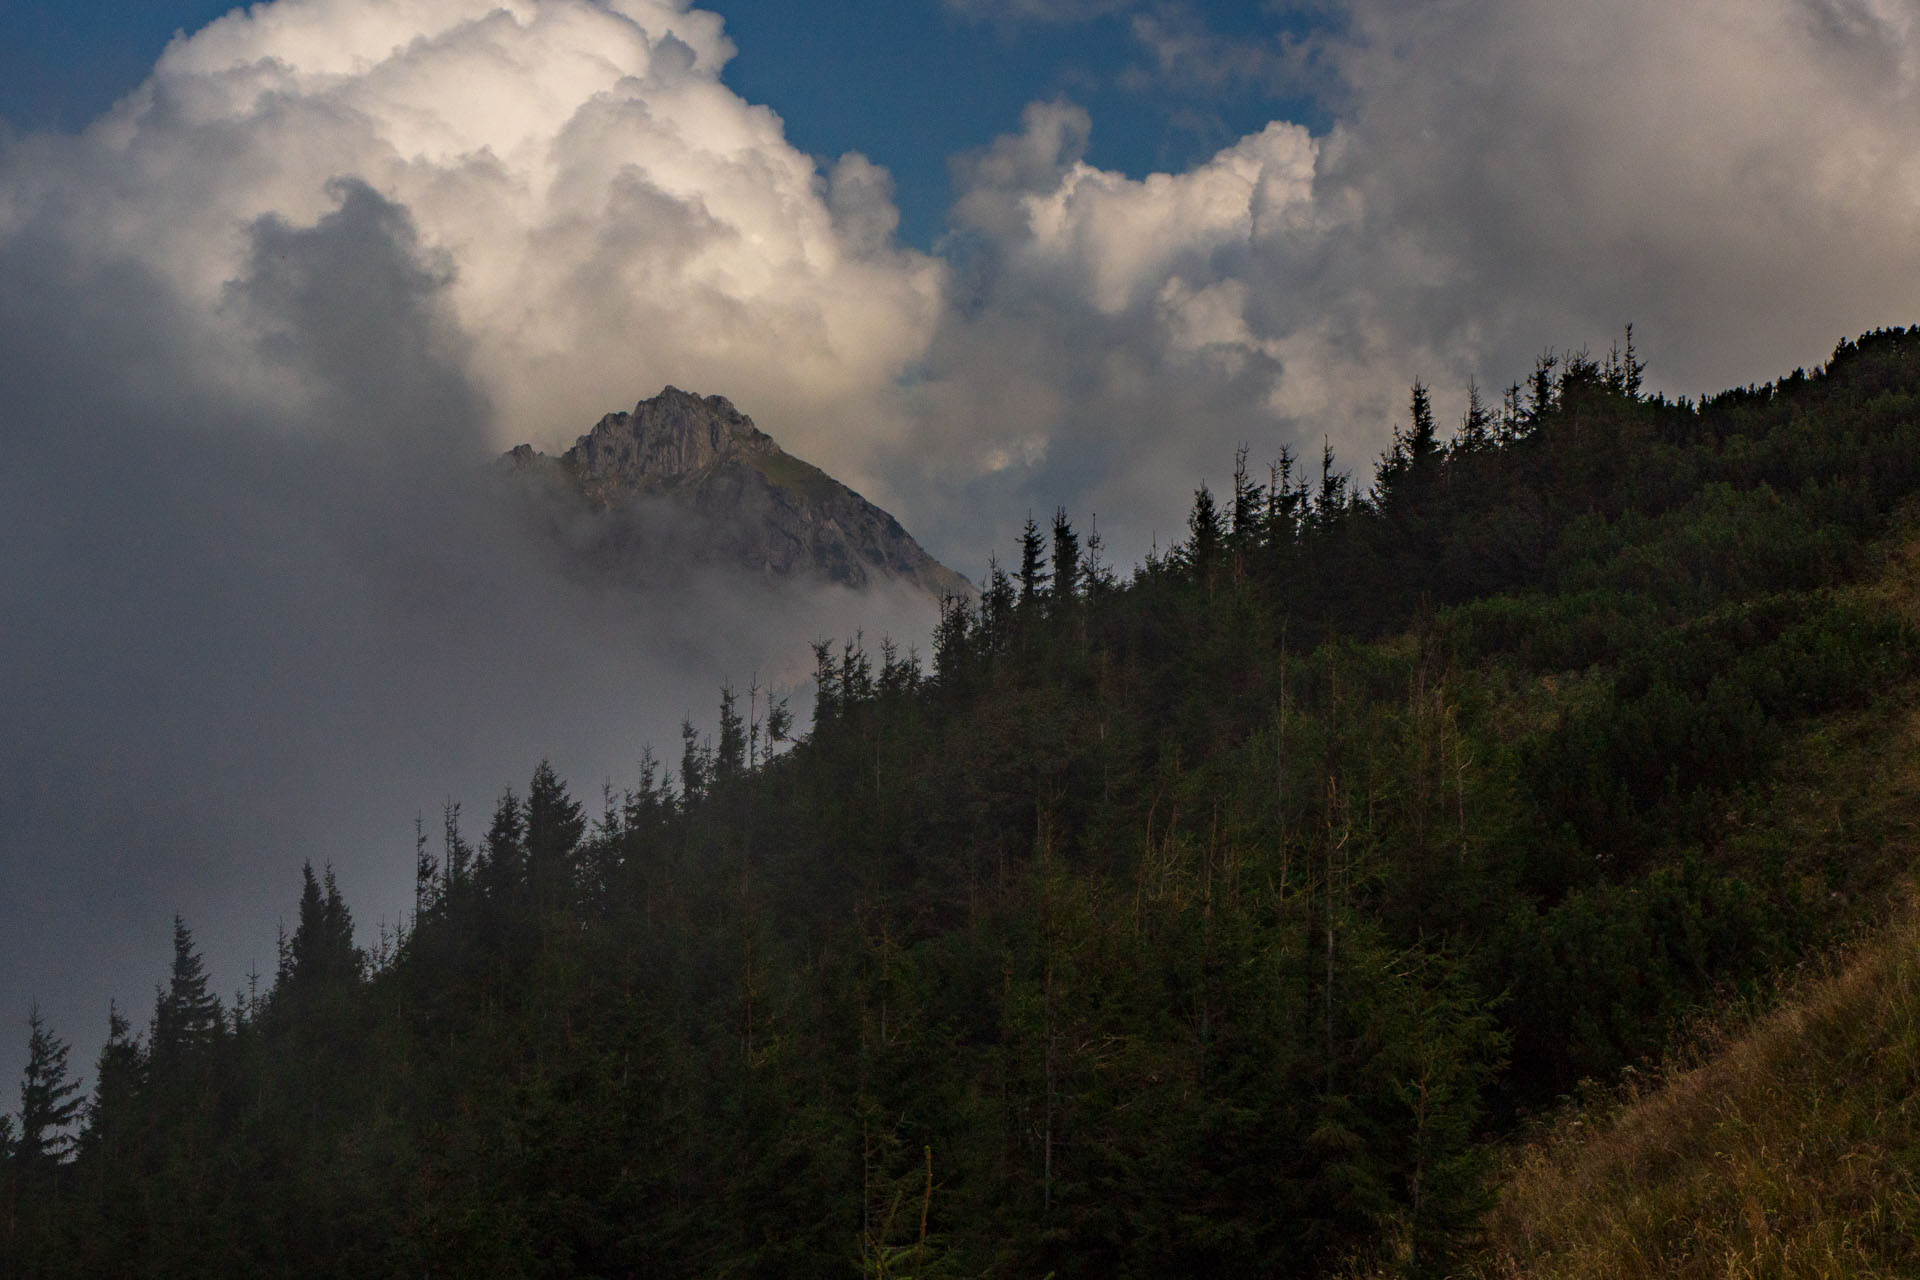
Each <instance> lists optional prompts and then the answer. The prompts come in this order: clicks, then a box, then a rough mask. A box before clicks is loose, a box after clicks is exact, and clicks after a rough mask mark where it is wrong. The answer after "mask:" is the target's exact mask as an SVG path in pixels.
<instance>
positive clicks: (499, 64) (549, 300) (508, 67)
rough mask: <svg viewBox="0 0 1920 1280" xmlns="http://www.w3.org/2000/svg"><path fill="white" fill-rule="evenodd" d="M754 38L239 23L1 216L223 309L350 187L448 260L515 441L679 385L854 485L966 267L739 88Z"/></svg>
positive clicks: (19, 172)
mask: <svg viewBox="0 0 1920 1280" xmlns="http://www.w3.org/2000/svg"><path fill="white" fill-rule="evenodd" d="M731 54H732V45H731V44H730V43H729V41H728V40H727V39H726V37H725V36H724V34H723V32H722V27H721V22H720V19H719V18H718V17H717V16H715V15H713V14H710V13H704V12H700V11H696V10H687V9H685V8H684V7H683V6H680V5H676V4H673V3H667V2H661V0H618V2H617V3H608V4H597V3H590V2H589V0H516V2H513V3H507V4H499V3H496V0H278V3H274V4H269V5H259V6H255V7H254V8H252V9H248V10H244V11H242V10H236V11H235V12H234V13H231V14H229V15H228V16H226V17H224V18H222V19H220V20H219V21H217V22H215V23H213V24H212V25H211V26H209V27H207V28H206V29H205V30H203V31H201V32H199V33H197V34H195V35H193V36H191V37H187V38H185V39H181V40H177V41H176V42H175V43H174V44H173V45H172V46H170V47H169V48H168V50H167V52H166V54H165V55H164V56H163V57H162V58H161V60H160V62H159V65H158V66H157V67H156V68H155V70H154V74H153V76H152V78H151V79H150V80H149V81H148V82H147V83H146V84H145V85H144V86H142V87H141V89H140V90H139V91H137V92H136V93H135V94H133V95H132V96H131V97H129V98H128V99H127V100H125V101H124V102H122V103H121V104H119V106H118V107H116V109H115V110H114V111H113V112H112V113H111V114H110V115H109V116H107V117H106V118H104V119H102V120H101V121H99V122H97V123H96V124H95V125H94V126H93V127H92V128H90V129H89V130H88V131H87V132H86V134H85V135H84V136H82V137H80V138H78V139H34V140H30V141H29V142H27V143H26V144H23V145H21V146H19V147H16V148H15V149H14V150H13V152H12V154H11V155H10V156H9V157H8V159H7V162H6V173H7V184H6V185H7V188H8V190H9V195H8V196H6V197H0V200H4V204H0V230H4V229H5V228H7V227H8V226H18V225H19V224H20V223H21V222H22V221H23V220H25V219H30V218H32V217H34V216H36V215H40V214H44V213H46V211H48V210H50V209H53V208H58V209H60V210H61V216H62V217H63V218H65V219H68V220H69V221H71V222H72V223H73V224H74V225H73V227H72V234H73V235H74V237H75V238H76V239H78V240H84V241H85V242H87V243H90V244H92V245H94V246H96V248H97V250H98V251H102V252H120V253H124V254H126V255H127V256H129V257H131V258H133V259H136V260H138V261H140V262H141V263H143V264H144V265H146V266H147V267H148V268H149V269H151V270H153V271H154V272H155V273H156V274H158V275H159V276H161V277H162V278H163V279H164V280H166V281H167V283H168V284H170V285H171V286H172V287H174V288H175V289H176V290H178V291H179V292H180V294H181V295H182V297H183V298H185V299H187V300H189V302H190V304H192V305H193V306H194V307H195V308H196V310H197V311H198V313H199V314H200V315H201V316H203V317H210V316H213V315H215V314H216V313H217V312H218V310H219V305H220V303H221V300H222V291H223V290H224V289H225V288H226V285H227V282H228V281H230V280H231V279H233V277H234V276H235V274H236V271H237V270H238V267H239V265H240V261H241V255H242V254H243V253H244V252H245V251H246V230H247V228H248V227H250V226H252V225H253V224H254V222H255V221H256V220H257V219H259V218H262V217H273V218H276V219H279V220H281V221H282V222H284V223H286V224H288V225H290V226H295V227H298V226H307V225H311V224H312V223H313V222H314V220H315V219H316V218H318V217H320V216H321V215H322V214H323V213H324V212H325V211H326V210H327V209H328V208H329V207H330V205H331V203H332V195H331V184H332V183H334V182H336V181H338V180H341V179H350V180H353V181H356V182H359V183H362V184H364V185H366V186H367V187H369V188H370V189H372V190H373V191H375V192H377V193H379V195H380V196H381V197H382V198H384V199H386V200H389V201H391V202H393V203H394V204H396V205H398V206H400V207H402V208H404V209H405V210H406V211H407V215H408V217H409V218H410V220H411V223H412V225H413V227H414V229H415V233H416V234H417V236H418V237H419V240H420V242H421V244H422V246H423V247H424V248H425V249H426V251H428V252H429V253H431V254H435V255H438V257H439V260H440V261H442V262H443V263H444V264H445V268H446V285H447V288H446V305H447V308H448V311H449V316H450V319H451V322H452V323H453V324H454V325H456V326H457V327H458V328H459V330H460V331H461V332H462V333H463V334H464V335H465V338H466V340H467V343H468V352H467V359H466V370H465V372H466V374H467V376H469V377H470V378H471V379H472V380H473V382H474V383H475V385H476V386H477V387H478V388H479V390H480V391H481V392H482V393H483V401H484V404H485V406H486V407H487V412H488V414H489V428H490V434H491V438H492V439H493V440H494V441H495V442H498V443H510V442H514V441H518V440H521V439H530V438H531V439H536V440H539V441H541V442H542V443H557V442H559V441H561V440H563V439H564V438H567V437H569V436H570V434H571V433H573V432H574V431H576V430H578V429H579V428H580V425H581V424H583V423H588V422H591V421H592V420H593V419H594V418H595V417H597V416H598V414H600V413H601V412H604V411H605V410H607V409H609V408H612V407H616V406H619V405H622V404H625V403H628V402H630V401H632V400H634V399H635V398H637V397H638V396H639V395H641V394H643V393H651V391H653V390H655V389H657V388H658V387H659V386H660V385H661V384H663V383H665V382H669V381H674V382H678V383H680V384H682V385H688V386H693V387H698V388H702V389H705V388H709V387H711V388H716V389H718V388H725V389H726V393H727V394H728V395H730V396H732V397H734V398H735V399H737V400H738V401H740V402H741V403H743V404H771V405H778V406H779V407H780V413H781V421H780V422H779V423H776V424H773V425H775V426H776V427H777V428H783V429H784V430H783V436H784V438H786V439H787V440H788V442H789V443H790V444H791V445H792V446H793V447H795V448H796V449H797V450H799V451H800V452H802V453H805V454H809V455H810V456H815V457H817V458H818V459H819V460H820V461H821V462H822V463H823V464H825V465H827V466H829V467H833V466H835V465H836V464H844V465H843V469H848V470H853V471H856V472H857V471H858V465H857V463H855V462H854V461H853V460H852V459H849V458H844V457H840V456H838V453H839V447H840V441H841V439H842V436H843V434H844V433H843V432H840V431H838V430H829V426H830V425H831V426H836V427H837V425H838V424H839V423H841V422H842V421H844V420H847V419H852V420H854V421H855V422H861V421H864V420H866V419H868V418H871V416H872V415H871V413H870V411H869V409H868V404H869V401H870V400H871V397H872V394H873V391H874V388H875V387H884V386H885V385H886V384H887V383H888V381H889V380H890V379H891V378H892V376H893V375H894V374H895V372H896V371H897V370H898V369H899V368H900V366H901V365H902V364H903V363H905V362H906V361H908V360H910V359H912V358H913V357H914V356H916V355H917V354H918V353H919V351H920V350H921V349H922V348H923V347H924V345H925V342H926V339H927V335H928V333H929V332H930V330H931V327H932V325H933V323H934V320H935V317H936V314H937V308H938V302H939V294H940V282H941V268H940V267H939V265H938V264H937V263H936V262H934V261H933V260H931V259H929V258H926V257H924V256H922V255H917V254H912V253H907V252H903V251H901V250H899V249H898V248H896V247H895V246H894V244H893V241H892V238H891V230H892V227H893V226H894V224H895V221H897V214H896V213H895V212H894V210H893V206H892V200H891V187H890V180H889V179H888V178H887V176H886V174H885V172H884V171H883V170H879V169H877V168H876V167H875V166H873V165H871V164H870V163H868V162H867V161H866V160H865V159H864V158H863V157H860V156H857V155H852V156H848V157H845V158H843V159H842V160H841V161H840V162H839V163H838V164H837V165H835V166H833V167H832V169H831V170H830V172H829V173H827V174H822V173H821V172H820V171H819V170H818V168H817V167H816V165H815V163H814V160H813V158H812V157H810V156H808V155H806V154H805V153H802V152H800V151H797V150H795V149H794V148H793V147H791V146H790V145H788V144H787V142H786V141H785V138H784V135H783V132H782V126H781V122H780V119H779V117H778V116H776V115H775V114H774V113H773V112H772V111H771V110H769V109H768V108H766V107H759V106H753V105H751V104H749V103H747V102H745V101H744V100H742V99H741V98H739V97H738V96H737V95H735V94H734V93H733V92H732V91H731V90H729V89H728V88H727V87H726V86H725V85H724V84H723V83H722V82H721V80H720V72H721V69H722V67H723V66H724V65H725V63H726V61H727V59H728V58H729V57H730V56H731ZM771 352H778V353H779V358H778V359H769V358H768V356H769V353H771ZM266 390H267V391H268V392H269V394H277V393H278V391H279V388H278V387H271V388H267V389H266Z"/></svg>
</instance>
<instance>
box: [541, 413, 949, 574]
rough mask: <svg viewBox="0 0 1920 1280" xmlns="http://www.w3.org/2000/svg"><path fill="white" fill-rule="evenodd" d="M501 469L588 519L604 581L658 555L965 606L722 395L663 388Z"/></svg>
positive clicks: (908, 542) (858, 503) (913, 546)
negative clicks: (900, 586) (666, 514)
mask: <svg viewBox="0 0 1920 1280" xmlns="http://www.w3.org/2000/svg"><path fill="white" fill-rule="evenodd" d="M505 462H506V463H507V464H508V466H509V467H510V468H511V469H512V470H513V471H515V472H516V473H519V474H521V475H523V476H526V477H528V478H530V479H535V480H539V481H544V483H543V484H541V485H540V486H539V487H540V488H541V489H542V490H543V491H544V492H545V493H546V494H547V496H548V497H549V498H553V499H558V500H560V501H562V502H566V503H572V504H577V505H584V506H585V507H586V508H587V509H588V511H589V512H591V513H594V514H595V516H596V517H597V520H596V521H595V522H593V523H592V524H591V529H590V532H589V534H588V537H587V544H588V545H586V546H584V547H582V548H581V550H583V551H585V552H586V553H588V554H589V555H590V557H591V558H592V559H593V560H594V561H595V562H596V563H599V564H601V565H603V566H609V567H615V568H616V570H618V569H619V568H620V567H622V566H624V568H625V569H627V570H633V571H644V570H645V568H646V567H647V565H648V564H649V562H650V563H652V564H654V565H657V564H658V562H659V561H660V559H661V558H662V557H663V556H668V557H677V558H682V559H690V560H694V561H699V562H708V563H711V562H727V561H731V562H734V563H738V564H740V565H742V566H743V567H746V568H749V569H754V570H758V571H761V572H765V573H768V574H772V575H776V576H781V577H788V576H799V575H812V576H816V577H822V578H826V579H828V580H830V581H833V582H839V583H843V584H845V585H848V586H852V587H866V586H869V585H873V584H875V583H877V582H881V581H888V580H892V581H898V582H904V583H907V584H909V585H911V586H913V587H915V588H917V589H919V590H921V591H924V592H925V593H927V594H928V595H932V596H944V595H961V596H972V595H973V594H974V592H973V587H972V584H971V583H969V582H968V581H967V580H966V579H965V578H963V577H961V576H960V575H959V574H957V573H955V572H954V571H953V570H951V569H949V568H947V567H946V566H945V565H942V564H941V563H940V562H939V561H937V560H935V559H934V558H933V557H932V556H930V555H928V554H927V552H926V551H925V550H924V549H923V548H922V547H921V546H920V544H919V543H917V542H915V541H914V540H913V538H912V537H911V536H910V535H909V534H908V533H907V531H906V530H905V529H904V528H902V527H901V525H900V522H899V521H898V520H895V519H894V518H893V517H892V516H891V515H889V514H888V513H887V512H885V511H883V510H881V509H880V508H879V507H876V506H874V505H873V504H872V503H871V502H868V501H867V500H866V499H865V498H863V497H861V496H860V495H859V494H857V493H855V492H854V491H853V490H852V489H849V488H848V487H847V486H846V485H844V484H842V483H840V482H839V481H838V480H835V479H834V478H833V477H831V476H829V475H827V474H826V473H825V472H824V471H821V470H820V469H819V468H818V467H815V466H813V465H812V464H811V463H808V462H804V461H802V460H801V459H799V458H796V457H794V456H793V455H792V454H790V453H788V452H786V451H785V450H784V449H782V448H781V447H780V446H779V445H778V444H777V443H775V442H774V440H773V438H772V437H771V436H769V435H768V434H767V433H766V432H764V431H762V430H760V428H759V427H757V426H755V425H754V423H753V419H751V418H749V417H748V416H747V415H746V414H744V413H741V412H740V411H739V410H738V409H737V408H735V407H734V405H733V403H732V401H730V400H728V399H727V398H726V397H725V396H702V395H698V394H696V393H694V392H690V391H682V390H681V389H679V388H678V387H673V386H668V387H665V388H663V389H662V390H661V391H660V393H659V394H658V395H656V396H654V397H653V398H651V399H648V400H642V401H640V402H639V403H638V404H636V405H635V406H634V407H633V409H632V410H631V411H630V412H622V413H609V414H607V415H605V416H604V417H602V418H601V419H600V421H599V422H597V423H595V424H594V426H593V429H592V430H590V431H589V432H587V433H586V434H585V435H583V436H581V437H580V438H579V439H578V440H576V441H575V442H574V445H573V447H572V448H570V449H568V450H567V451H566V452H565V453H563V454H561V455H560V456H559V457H557V458H554V457H549V456H547V455H545V454H542V453H539V452H537V451H535V450H534V449H533V447H532V446H531V445H525V444H523V445H520V446H518V447H516V448H515V449H513V450H512V451H511V452H510V453H508V454H507V456H506V458H505ZM663 499H664V500H665V502H666V504H667V506H669V507H670V508H672V509H673V510H675V511H677V512H678V513H680V514H682V515H685V516H689V517H691V519H692V524H693V528H692V530H691V531H689V530H685V529H676V528H673V527H670V524H671V522H666V521H663V520H661V519H660V518H659V517H660V515H661V500H663ZM689 532H690V533H691V536H689Z"/></svg>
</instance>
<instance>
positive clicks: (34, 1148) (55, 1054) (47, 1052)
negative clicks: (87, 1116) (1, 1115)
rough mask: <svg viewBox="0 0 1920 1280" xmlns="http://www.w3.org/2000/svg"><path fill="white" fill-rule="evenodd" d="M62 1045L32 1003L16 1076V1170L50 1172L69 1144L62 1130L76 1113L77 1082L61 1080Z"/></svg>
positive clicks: (64, 1051)
mask: <svg viewBox="0 0 1920 1280" xmlns="http://www.w3.org/2000/svg"><path fill="white" fill-rule="evenodd" d="M67 1052H68V1047H67V1042H66V1041H64V1040H62V1039H60V1037H58V1036H56V1035H54V1034H53V1032H52V1031H51V1030H49V1029H48V1027H47V1024H46V1020H45V1019H44V1018H42V1017H41V1016H40V1006H39V1004H38V1003H35V1004H32V1005H29V1006H28V1008H27V1068H26V1071H25V1072H24V1073H22V1075H21V1077H20V1136H19V1138H17V1139H16V1140H15V1142H14V1158H15V1160H16V1161H17V1162H18V1165H19V1167H20V1169H21V1170H23V1171H26V1172H32V1171H36V1170H40V1169H46V1168H51V1167H52V1166H53V1165H56V1164H58V1163H60V1161H61V1160H62V1159H64V1158H65V1157H66V1154H67V1151H68V1149H69V1148H70V1147H71V1146H72V1144H73V1135H72V1134H71V1133H69V1132H68V1131H67V1130H68V1127H69V1126H70V1125H72V1124H73V1122H74V1119H75V1118H76V1117H77V1116H78V1115H79V1114H80V1103H81V1099H80V1097H79V1096H78V1095H79V1093H80V1082H79V1081H77V1080H70V1079H68V1078H67Z"/></svg>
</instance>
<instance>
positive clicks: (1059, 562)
mask: <svg viewBox="0 0 1920 1280" xmlns="http://www.w3.org/2000/svg"><path fill="white" fill-rule="evenodd" d="M1053 598H1054V601H1055V603H1056V604H1071V603H1072V602H1073V601H1075V600H1077V599H1079V598H1080V535H1079V534H1077V533H1075V532H1074V531H1073V526H1072V525H1070V524H1068V523H1067V509H1066V508H1065V507H1060V508H1057V509H1056V510H1055V511H1054V513H1053Z"/></svg>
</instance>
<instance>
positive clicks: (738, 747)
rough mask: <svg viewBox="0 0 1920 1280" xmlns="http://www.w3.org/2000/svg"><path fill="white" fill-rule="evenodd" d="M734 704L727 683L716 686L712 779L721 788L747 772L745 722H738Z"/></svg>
mask: <svg viewBox="0 0 1920 1280" xmlns="http://www.w3.org/2000/svg"><path fill="white" fill-rule="evenodd" d="M738 701H739V698H738V695H736V694H735V693H734V691H733V685H732V684H731V683H727V684H722V685H721V686H720V738H719V741H718V742H717V743H716V744H715V746H714V753H713V779H714V781H715V782H716V783H718V784H719V785H721V786H730V785H732V784H733V783H735V782H738V781H739V780H740V779H741V778H742V777H744V776H745V775H746V772H747V732H746V722H745V721H743V720H742V719H741V718H740V709H739V707H738V705H737V703H738Z"/></svg>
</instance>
